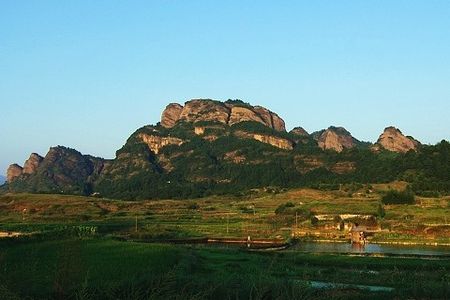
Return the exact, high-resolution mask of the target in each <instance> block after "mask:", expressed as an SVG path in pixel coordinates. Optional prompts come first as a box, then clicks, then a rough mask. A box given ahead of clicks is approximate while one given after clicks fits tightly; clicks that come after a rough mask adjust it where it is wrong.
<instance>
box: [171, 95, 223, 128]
mask: <svg viewBox="0 0 450 300" xmlns="http://www.w3.org/2000/svg"><path fill="white" fill-rule="evenodd" d="M229 117H230V108H228V107H227V106H226V105H225V104H224V103H222V102H219V101H213V100H191V101H188V102H186V103H185V105H184V107H183V110H182V111H181V114H180V119H179V120H180V121H185V122H191V123H195V122H199V121H213V122H219V123H224V124H227V123H228V120H229Z"/></svg>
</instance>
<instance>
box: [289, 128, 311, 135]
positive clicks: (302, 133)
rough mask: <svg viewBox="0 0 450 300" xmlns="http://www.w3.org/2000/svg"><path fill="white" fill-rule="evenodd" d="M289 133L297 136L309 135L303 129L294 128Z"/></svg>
mask: <svg viewBox="0 0 450 300" xmlns="http://www.w3.org/2000/svg"><path fill="white" fill-rule="evenodd" d="M290 133H292V134H295V135H298V136H308V135H309V133H308V132H307V131H306V130H305V129H303V127H295V128H294V129H292V130H291V131H290Z"/></svg>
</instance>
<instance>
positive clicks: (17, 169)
mask: <svg viewBox="0 0 450 300" xmlns="http://www.w3.org/2000/svg"><path fill="white" fill-rule="evenodd" d="M22 171H23V168H22V167H21V166H19V165H18V164H12V165H10V166H9V168H8V170H7V171H6V181H7V182H8V183H9V182H12V181H13V180H14V179H16V178H17V177H19V176H20V175H22Z"/></svg>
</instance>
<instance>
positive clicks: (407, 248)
mask: <svg viewBox="0 0 450 300" xmlns="http://www.w3.org/2000/svg"><path fill="white" fill-rule="evenodd" d="M290 249H291V250H296V251H300V252H308V253H350V254H394V255H418V256H449V257H450V246H425V245H384V244H366V245H359V244H351V243H319V242H299V243H298V244H296V245H294V246H293V247H292V248H290Z"/></svg>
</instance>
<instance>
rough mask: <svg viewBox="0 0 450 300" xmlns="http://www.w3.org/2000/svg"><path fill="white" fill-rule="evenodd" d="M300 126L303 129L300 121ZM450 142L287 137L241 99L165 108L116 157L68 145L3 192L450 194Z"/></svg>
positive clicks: (339, 133) (391, 130) (14, 173)
mask: <svg viewBox="0 0 450 300" xmlns="http://www.w3.org/2000/svg"><path fill="white" fill-rule="evenodd" d="M299 125H301V124H299ZM449 148H450V147H449V143H448V142H446V141H442V142H441V143H439V144H437V145H435V146H428V145H421V144H420V142H419V141H417V140H415V139H414V138H412V137H409V136H405V135H404V134H403V133H402V132H401V131H400V130H399V129H397V128H395V127H392V126H390V127H387V128H386V129H385V130H384V131H383V132H382V133H381V135H380V137H379V139H378V140H377V141H376V142H375V143H370V142H362V141H359V140H358V139H357V138H355V137H353V136H352V135H351V133H350V132H348V131H347V130H346V129H345V128H342V127H335V126H330V127H329V128H326V129H322V130H319V131H316V132H314V133H312V134H308V132H306V131H305V130H304V129H303V128H301V127H296V128H294V129H293V130H291V131H290V132H286V128H285V123H284V121H283V119H282V118H281V117H280V116H278V115H277V114H276V113H274V112H272V111H270V110H268V109H267V108H264V107H261V106H253V105H250V104H249V103H246V102H243V101H241V100H227V101H225V102H221V101H216V100H211V99H194V100H190V101H188V102H186V103H185V104H184V105H180V104H177V103H171V104H169V105H168V106H167V107H166V109H165V110H164V111H163V112H162V115H161V121H160V122H159V123H158V124H156V125H146V126H144V127H141V128H139V129H138V130H136V131H135V132H134V133H133V134H132V135H131V136H130V137H129V138H128V140H127V141H126V143H125V145H124V146H123V147H122V148H121V149H119V150H118V151H117V152H116V157H115V159H111V160H106V159H102V158H98V157H93V156H90V155H83V154H81V153H79V152H78V151H76V150H74V149H70V148H67V147H63V146H57V147H52V148H50V150H49V152H48V153H47V154H46V155H45V156H44V157H42V156H40V155H39V154H36V153H33V154H31V156H30V158H29V159H28V160H27V161H26V162H25V163H24V165H23V166H20V165H18V164H13V165H11V166H10V167H9V168H8V172H7V181H8V183H7V184H6V185H4V186H3V187H2V191H3V192H7V191H11V192H23V191H26V192H46V193H50V192H51V193H69V194H84V195H90V194H93V193H99V194H101V195H104V196H108V197H115V198H123V199H143V198H174V197H177V198H183V197H184V198H185V197H198V196H203V195H209V194H223V193H240V192H245V191H247V190H249V189H252V188H257V187H268V186H271V187H278V188H284V187H298V186H311V187H318V188H331V189H333V188H336V186H338V185H339V184H340V183H348V182H355V183H361V184H363V183H364V184H365V183H374V182H388V181H391V180H396V179H401V180H406V181H409V182H410V184H411V185H412V187H413V188H414V189H415V191H416V192H417V193H428V192H440V193H447V192H448V191H449V190H450V178H449V174H450V172H449V170H450V159H449V152H450V151H449Z"/></svg>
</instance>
